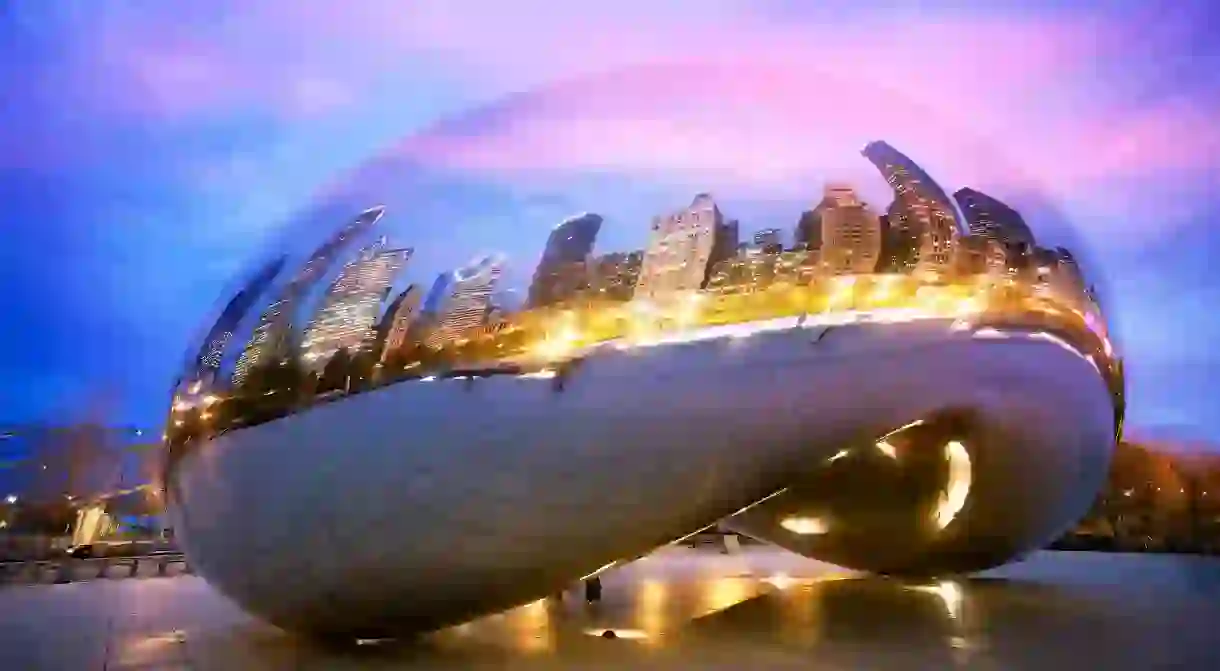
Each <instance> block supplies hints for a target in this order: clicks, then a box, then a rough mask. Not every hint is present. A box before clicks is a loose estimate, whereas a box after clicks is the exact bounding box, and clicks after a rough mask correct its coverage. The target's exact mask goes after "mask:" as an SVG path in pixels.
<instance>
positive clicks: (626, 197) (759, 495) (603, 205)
mask: <svg viewBox="0 0 1220 671" xmlns="http://www.w3.org/2000/svg"><path fill="white" fill-rule="evenodd" d="M599 102H600V103H604V102H605V100H604V99H603V100H601V101H599ZM669 102H672V101H669ZM590 104H592V103H590ZM657 104H658V105H663V104H665V101H662V102H658V103H657ZM600 109H602V111H603V113H612V112H605V108H600ZM592 110H593V108H591V107H581V106H579V105H576V106H572V107H568V108H565V112H564V114H566V115H568V116H567V117H564V116H563V115H562V114H561V115H559V116H558V117H556V116H548V117H545V119H544V120H545V122H546V123H548V124H556V125H559V126H561V125H562V124H564V123H570V122H572V121H573V120H574V119H577V120H578V119H580V118H582V117H584V116H586V115H589V114H591V113H592ZM665 111H666V113H667V114H669V115H670V116H671V117H675V118H680V117H681V114H682V113H683V112H682V108H681V106H676V107H673V106H669V107H666V108H665ZM845 123H846V122H845ZM463 128H464V126H463V124H462V123H455V124H453V125H450V126H444V127H441V128H439V129H436V130H433V131H432V132H430V133H426V134H424V135H423V136H421V137H417V138H412V139H409V140H408V141H407V142H405V143H404V144H403V145H402V146H400V147H398V148H396V149H395V150H394V151H392V152H390V153H389V154H388V155H387V156H386V157H384V158H382V159H379V160H377V161H374V162H372V163H370V164H369V165H368V166H367V167H366V168H364V169H362V170H359V171H357V172H356V173H355V174H354V175H353V176H352V177H351V179H350V180H348V181H346V182H344V183H343V184H342V185H341V186H340V187H338V188H335V189H333V190H332V191H331V192H330V193H328V194H327V195H326V196H325V197H324V198H322V199H321V201H320V202H319V204H317V205H315V206H314V207H312V208H310V209H308V210H307V211H305V212H304V213H303V214H302V215H301V216H300V217H298V219H297V221H295V222H293V223H292V224H291V225H289V226H288V227H287V232H286V233H285V234H284V235H283V237H282V239H280V240H279V241H278V242H277V243H276V244H274V245H273V247H272V251H271V253H269V254H267V255H266V256H265V258H264V259H262V260H260V262H259V263H257V264H255V266H254V267H253V268H252V270H251V271H250V272H249V273H248V274H246V275H245V276H244V277H243V278H241V280H240V282H239V283H238V284H237V285H236V286H235V288H234V289H233V291H231V292H229V293H227V294H226V295H225V296H224V297H223V299H222V301H221V302H220V304H219V305H218V308H217V310H216V312H215V314H214V315H212V316H211V317H210V318H209V319H208V323H207V324H206V325H205V326H204V327H203V329H202V330H201V336H200V338H199V339H198V341H197V342H195V343H193V344H192V347H191V349H190V351H189V352H188V355H187V365H186V366H185V368H184V370H183V373H182V375H181V377H180V378H179V379H178V380H177V381H176V382H175V385H174V388H173V392H172V393H173V396H172V400H171V402H170V409H169V412H168V416H167V424H166V430H165V446H166V450H165V454H166V459H165V466H164V471H163V480H164V484H165V488H166V494H167V501H168V502H169V504H170V510H171V515H172V516H173V518H174V519H175V529H176V531H177V533H178V535H179V538H181V540H182V543H183V546H184V548H185V549H186V551H187V552H188V553H189V554H190V556H191V561H192V563H193V564H194V565H195V566H197V568H198V570H199V572H200V573H201V574H202V575H203V576H204V577H206V578H207V579H208V580H209V581H211V582H212V583H213V584H214V585H215V586H216V587H217V588H219V589H220V590H222V591H223V592H225V593H226V594H228V595H229V596H230V597H232V598H233V599H234V600H236V601H237V602H238V603H240V604H241V605H243V606H244V607H246V608H248V609H250V610H251V611H253V612H254V613H256V614H258V615H260V616H262V617H265V618H267V619H268V620H270V621H271V622H273V623H275V624H277V625H280V626H283V627H286V628H289V629H295V630H301V631H306V632H311V633H315V634H319V635H331V636H346V637H369V636H382V635H394V634H398V633H402V632H410V631H420V630H428V629H435V628H438V627H442V626H445V625H450V624H454V623H458V622H461V621H464V620H467V619H470V618H472V617H476V616H479V615H483V614H486V613H489V612H494V611H497V610H501V609H504V608H509V607H513V606H518V605H521V604H524V603H528V602H530V601H533V600H536V599H538V598H541V597H544V596H546V595H547V594H550V593H553V592H554V591H555V590H558V589H562V588H563V587H565V586H566V585H568V584H570V583H571V582H572V581H575V580H578V579H580V578H581V577H582V576H585V575H587V574H590V573H592V572H594V571H597V570H599V569H601V568H604V567H606V566H608V565H611V564H612V563H613V562H617V561H624V560H630V559H632V558H634V557H637V556H639V555H640V554H642V553H644V552H647V551H648V550H650V549H651V548H654V547H656V546H658V545H660V544H663V543H666V542H668V541H671V540H674V539H676V538H679V537H682V536H685V535H687V534H690V533H692V532H695V531H697V530H699V529H701V528H703V527H706V526H708V525H712V524H715V523H717V522H719V521H725V520H727V521H726V523H727V524H728V525H730V526H732V527H734V528H738V529H740V530H742V531H743V532H744V533H747V534H750V535H756V536H759V537H761V538H765V539H768V540H771V541H773V542H775V543H777V544H780V545H782V546H784V547H788V548H790V549H794V550H796V551H798V552H801V553H804V554H807V555H809V556H813V557H819V558H825V559H830V560H833V561H836V562H839V563H842V564H844V565H847V566H852V567H856V568H864V569H869V570H874V571H883V572H895V573H921V574H922V573H942V572H954V571H971V570H976V569H980V568H985V567H988V566H992V565H996V564H998V563H1002V562H1004V561H1006V560H1008V559H1010V558H1012V557H1014V556H1017V555H1019V554H1020V553H1022V552H1024V551H1027V550H1029V549H1032V548H1035V547H1038V546H1039V545H1040V544H1041V543H1044V542H1045V541H1047V540H1049V539H1050V538H1051V537H1053V536H1054V535H1055V534H1056V533H1057V532H1059V531H1061V530H1062V529H1063V528H1065V527H1066V526H1068V525H1070V524H1071V523H1072V522H1073V521H1075V520H1076V519H1077V518H1078V517H1079V516H1080V515H1081V514H1082V513H1083V512H1084V510H1085V508H1086V507H1087V505H1088V503H1089V501H1090V500H1091V499H1092V497H1093V495H1094V494H1095V492H1096V490H1097V488H1098V487H1099V486H1100V483H1101V480H1102V477H1103V475H1104V472H1105V469H1106V465H1107V462H1108V458H1109V454H1110V451H1111V450H1112V447H1113V444H1114V440H1115V437H1116V435H1117V433H1118V432H1119V430H1120V428H1121V421H1122V412H1123V410H1122V409H1123V382H1122V380H1123V373H1122V364H1121V359H1120V358H1119V355H1118V353H1117V349H1116V346H1115V345H1114V344H1113V341H1112V340H1111V338H1110V335H1109V333H1108V329H1107V326H1106V324H1107V321H1106V318H1105V315H1104V314H1103V313H1102V303H1103V300H1102V299H1101V298H1100V297H1099V294H1100V293H1101V292H1100V291H1099V290H1098V288H1097V278H1096V276H1094V275H1093V274H1092V273H1091V272H1089V270H1088V269H1085V268H1082V267H1081V263H1080V258H1081V257H1080V254H1079V253H1078V252H1077V250H1076V249H1069V248H1067V247H1064V246H1061V244H1062V243H1061V242H1059V241H1060V240H1063V239H1065V237H1064V234H1063V232H1062V231H1058V232H1057V231H1055V230H1046V231H1044V230H1043V229H1042V228H1040V227H1039V221H1037V220H1035V219H1033V218H1032V217H1028V218H1027V217H1023V216H1022V215H1021V214H1018V212H1017V211H1016V210H1014V209H1012V208H1011V207H1009V206H1008V205H1005V204H1004V203H1002V202H1000V201H999V200H998V199H996V198H994V197H992V196H989V195H987V194H985V193H983V192H982V191H978V190H973V189H962V190H956V191H954V189H955V188H956V187H957V185H954V186H953V187H948V186H947V185H946V187H944V188H942V186H939V185H938V184H937V183H936V181H934V180H933V179H932V177H930V176H929V175H928V174H927V173H926V172H925V171H924V170H923V169H922V168H920V166H919V164H918V163H917V161H918V160H919V159H918V157H908V156H907V155H905V154H903V153H902V152H900V151H899V150H898V149H896V148H895V147H893V146H890V145H889V144H887V143H885V142H881V141H877V139H876V138H878V137H883V134H884V129H877V130H876V131H875V133H876V135H872V136H862V139H861V140H860V141H859V142H857V143H855V144H854V145H851V144H850V142H849V143H848V145H847V146H852V148H851V149H850V150H847V151H844V152H842V153H841V154H839V155H837V157H835V158H832V159H828V160H829V162H830V163H831V164H832V166H831V167H828V168H826V172H825V173H824V174H819V175H815V176H811V177H809V179H808V180H807V182H806V185H805V186H804V187H803V188H802V189H798V190H797V192H795V193H793V192H789V194H788V198H787V200H784V199H783V198H781V197H780V196H779V195H777V194H768V193H765V192H760V191H759V189H758V188H757V187H758V185H757V184H756V183H750V184H749V185H748V188H747V186H746V185H743V186H742V189H741V193H740V194H735V193H734V189H733V186H734V185H733V184H732V183H731V180H730V183H723V180H721V181H719V182H716V183H715V184H714V186H715V187H716V189H717V191H716V192H715V195H713V194H711V193H694V191H695V190H697V189H698V188H701V187H699V186H697V187H694V188H691V187H689V186H688V185H687V184H686V183H682V184H681V185H675V183H673V182H667V181H666V180H664V179H661V180H659V181H658V184H657V185H652V186H651V187H649V188H643V187H641V186H640V184H639V183H638V180H636V181H632V180H622V181H620V182H616V181H615V180H614V179H613V178H612V176H611V177H607V174H606V173H607V172H612V170H610V169H607V168H605V167H604V164H602V163H599V162H598V160H597V157H596V156H592V157H589V158H590V160H589V161H587V162H586V163H585V164H583V165H587V166H597V169H583V170H575V171H568V172H567V173H565V174H562V175H556V174H554V173H545V174H542V175H541V178H539V175H538V174H531V175H529V176H530V177H531V178H532V179H527V180H525V181H526V182H528V183H529V184H531V186H530V188H529V189H528V190H527V192H526V193H524V194H522V193H519V192H514V191H512V190H511V189H509V188H508V187H506V186H505V185H504V183H503V182H502V181H497V179H496V178H494V177H488V176H487V175H485V174H483V175H482V176H481V178H480V179H475V178H473V177H471V173H470V171H469V170H466V171H464V172H463V171H461V170H459V169H458V168H457V167H455V166H458V164H460V163H461V161H462V160H470V159H471V156H476V157H482V159H484V160H487V161H488V162H489V163H491V164H494V163H495V161H494V160H492V159H494V157H491V156H488V155H484V154H480V153H479V151H480V148H479V146H478V142H479V140H478V136H477V135H475V136H473V137H474V139H473V140H472V139H470V138H471V137H472V136H471V134H470V133H467V132H465V131H464V130H462V129H463ZM844 137H851V133H844ZM459 139H460V140H461V142H458V141H457V140H459ZM489 142H491V141H490V140H489ZM851 142H855V141H854V140H852V141H851ZM471 143H473V147H474V148H473V150H472V145H471ZM925 146H932V147H935V146H936V143H935V142H932V143H928V144H927V145H925ZM472 151H473V153H472ZM487 151H489V152H491V151H493V150H492V149H487ZM493 153H494V152H493ZM459 159H460V160H459ZM475 163H479V161H475ZM824 163H825V160H824V162H823V164H824ZM462 165H465V166H466V167H469V165H467V164H462ZM479 165H480V166H482V165H483V164H482V163H479ZM843 175H867V176H870V177H867V178H865V179H862V180H861V181H860V182H859V183H854V182H852V183H849V182H845V181H842V179H841V177H842V176H843ZM499 177H502V175H499ZM539 185H542V186H539ZM654 187H655V188H654ZM950 192H952V193H953V195H952V196H949V195H947V194H948V193H950ZM589 194H594V195H593V196H589ZM722 198H724V199H726V200H721V199H722ZM578 201H583V202H578ZM760 203H762V204H763V205H761V206H760V205H759V204H760ZM785 207H787V208H788V209H787V210H785V209H784V208H785ZM580 208H588V210H590V211H588V212H584V213H582V214H577V215H575V216H572V215H570V211H580ZM649 215H655V216H651V218H650V216H649ZM1068 233H1069V234H1070V232H1068ZM1068 237H1070V235H1069V236H1068ZM911 423H920V425H919V426H907V425H909V424H911ZM743 509H744V510H743ZM387 576H393V578H392V579H390V578H387ZM289 577H291V578H289ZM374 578H375V579H374Z"/></svg>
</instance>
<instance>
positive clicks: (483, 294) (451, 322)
mask: <svg viewBox="0 0 1220 671" xmlns="http://www.w3.org/2000/svg"><path fill="white" fill-rule="evenodd" d="M503 274H504V257H502V256H499V255H490V256H483V257H480V258H477V259H475V260H474V261H472V262H471V263H470V264H469V265H467V266H466V267H464V268H461V269H459V270H455V271H454V272H453V274H452V276H451V277H450V278H449V281H448V283H447V284H445V285H442V286H443V287H444V288H443V289H442V291H443V292H444V293H443V294H441V295H440V296H439V298H438V301H437V302H438V305H437V307H436V327H435V328H434V329H433V330H432V333H430V334H429V335H428V338H427V341H426V342H427V344H428V346H429V347H434V348H435V347H442V346H444V345H445V344H447V343H449V342H451V341H453V340H455V339H457V338H458V337H460V336H461V335H462V334H463V333H464V332H466V331H469V330H470V329H473V328H475V327H477V326H481V325H483V324H485V323H486V321H487V316H488V314H489V312H490V310H491V307H492V297H493V296H494V295H495V292H496V284H497V283H498V282H499V280H500V277H501V275H503Z"/></svg>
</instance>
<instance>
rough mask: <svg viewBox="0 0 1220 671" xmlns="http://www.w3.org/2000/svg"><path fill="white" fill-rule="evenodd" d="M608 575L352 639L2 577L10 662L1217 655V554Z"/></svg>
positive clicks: (780, 558) (166, 593) (46, 665)
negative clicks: (910, 573)
mask: <svg viewBox="0 0 1220 671" xmlns="http://www.w3.org/2000/svg"><path fill="white" fill-rule="evenodd" d="M603 582H604V585H605V594H604V596H605V598H604V600H603V601H602V602H601V603H600V604H597V605H596V606H592V607H590V606H587V605H586V604H584V603H582V602H581V599H580V594H579V592H578V591H575V590H574V591H572V592H569V593H568V594H567V595H565V598H564V599H563V600H562V601H558V600H551V601H544V602H539V603H536V604H531V605H528V606H524V607H521V608H518V609H516V610H513V611H510V612H508V613H504V614H501V615H496V616H492V617H488V618H484V619H482V620H479V621H477V622H473V623H470V624H467V625H463V626H461V627H456V628H453V629H449V630H446V631H443V632H439V633H437V634H434V635H431V636H428V637H426V638H424V639H423V640H420V641H414V642H369V643H368V644H365V645H359V646H353V647H352V648H350V649H345V650H333V649H322V648H319V647H317V646H314V645H311V644H310V643H308V642H304V641H300V640H297V639H294V638H293V637H291V636H290V635H288V634H285V633H283V632H280V631H278V630H276V629H274V628H272V627H270V626H268V625H265V624H262V623H260V622H258V621H255V620H253V619H252V618H250V617H249V616H247V615H245V614H244V613H242V612H241V611H240V610H239V609H238V608H237V607H236V606H234V605H232V604H231V603H230V602H228V601H227V600H225V599H224V598H223V597H221V596H219V595H217V594H216V593H215V592H214V591H212V590H211V589H210V588H209V587H208V586H207V584H206V583H205V582H203V581H202V580H201V579H199V578H197V577H194V576H187V575H180V576H175V577H166V578H159V577H148V578H134V579H100V580H93V581H89V582H81V583H73V584H66V585H28V586H13V587H8V588H4V589H0V668H3V669H5V670H6V671H8V670H10V669H11V670H12V671H27V670H29V671H36V670H39V669H56V670H57V669H72V670H77V669H80V670H87V669H98V670H102V669H105V671H120V670H135V669H141V670H152V669H217V670H223V671H237V670H240V669H325V670H328V671H329V670H336V671H338V670H342V669H481V668H496V669H567V668H573V669H577V668H578V669H608V668H631V669H890V668H893V669H937V670H939V669H944V668H949V667H967V668H977V669H1037V670H1038V671H1042V670H1044V669H1079V668H1107V669H1169V668H1172V669H1194V668H1198V669H1217V668H1220V642H1217V639H1215V632H1216V631H1217V630H1216V626H1217V624H1216V623H1217V622H1220V561H1218V560H1214V559H1195V558H1187V557H1173V556H1153V555H1144V556H1141V555H1105V554H1087V553H1039V554H1037V555H1035V556H1034V557H1032V558H1031V559H1030V560H1029V561H1026V562H1024V563H1021V564H1015V565H1012V566H1009V567H1005V568H1004V569H1001V570H998V571H994V572H991V573H989V574H986V575H984V576H979V577H976V578H973V579H971V580H968V581H961V582H945V583H940V584H936V585H904V584H900V583H898V582H895V581H890V580H884V579H879V578H869V577H860V576H856V575H853V574H851V573H850V572H847V571H843V570H842V569H838V568H836V567H832V566H828V565H826V564H820V563H818V562H813V561H809V560H805V559H802V558H799V557H796V556H794V555H791V554H788V553H784V552H781V551H777V550H773V549H770V548H766V547H746V548H744V550H743V552H742V554H741V555H739V556H734V557H729V556H725V555H721V554H718V553H717V552H715V551H714V550H706V549H704V550H692V549H687V548H676V547H674V548H666V549H665V550H662V551H660V552H658V553H656V554H654V555H651V556H649V557H647V558H645V559H643V560H640V561H639V562H636V563H634V564H631V565H629V566H626V567H623V568H620V569H617V570H615V571H612V572H610V573H609V574H607V575H606V576H605V578H604V581H603ZM607 629H612V630H615V632H616V633H617V638H613V639H608V638H604V637H603V636H602V634H603V632H605V630H607Z"/></svg>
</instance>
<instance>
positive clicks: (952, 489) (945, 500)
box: [936, 440, 973, 529]
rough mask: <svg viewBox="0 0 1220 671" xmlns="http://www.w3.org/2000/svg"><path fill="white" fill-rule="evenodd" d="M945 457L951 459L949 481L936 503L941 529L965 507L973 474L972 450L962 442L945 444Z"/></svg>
mask: <svg viewBox="0 0 1220 671" xmlns="http://www.w3.org/2000/svg"><path fill="white" fill-rule="evenodd" d="M945 458H946V459H948V461H949V482H948V484H947V485H946V486H945V490H944V492H942V493H941V496H940V501H939V502H938V503H937V505H936V524H937V526H939V527H940V528H941V529H944V528H945V527H947V526H949V523H950V522H952V521H953V520H954V518H956V517H957V514H958V513H960V512H961V511H962V508H963V507H965V505H966V498H967V497H968V496H969V495H970V484H971V480H972V476H973V474H972V469H971V464H970V452H969V451H968V450H967V449H966V446H965V445H962V444H961V442H959V441H956V440H951V441H949V443H948V444H947V445H945Z"/></svg>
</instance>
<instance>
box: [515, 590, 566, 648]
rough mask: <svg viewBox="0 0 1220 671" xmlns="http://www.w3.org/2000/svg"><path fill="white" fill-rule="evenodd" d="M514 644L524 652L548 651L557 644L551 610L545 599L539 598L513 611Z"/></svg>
mask: <svg viewBox="0 0 1220 671" xmlns="http://www.w3.org/2000/svg"><path fill="white" fill-rule="evenodd" d="M510 622H511V623H512V632H513V644H514V647H516V648H517V649H518V650H521V651H523V652H546V651H549V650H551V649H552V648H553V647H554V645H555V632H554V627H553V626H552V623H551V612H550V609H549V608H547V603H546V600H545V599H539V600H538V601H535V602H533V603H529V604H526V605H524V606H521V607H520V608H517V609H516V610H514V611H512V613H511V614H510Z"/></svg>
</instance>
